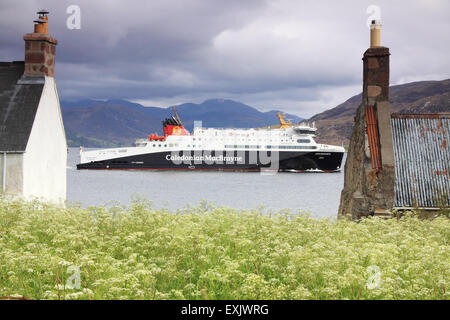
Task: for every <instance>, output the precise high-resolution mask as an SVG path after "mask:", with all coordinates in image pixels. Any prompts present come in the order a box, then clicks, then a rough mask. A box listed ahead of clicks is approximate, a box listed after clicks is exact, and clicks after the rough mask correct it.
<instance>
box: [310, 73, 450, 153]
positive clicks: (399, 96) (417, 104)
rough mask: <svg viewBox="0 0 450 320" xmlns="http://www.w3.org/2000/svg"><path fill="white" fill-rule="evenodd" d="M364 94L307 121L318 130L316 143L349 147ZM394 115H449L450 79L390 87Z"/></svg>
mask: <svg viewBox="0 0 450 320" xmlns="http://www.w3.org/2000/svg"><path fill="white" fill-rule="evenodd" d="M361 101H362V94H361V93H360V94H358V95H356V96H353V97H351V98H350V99H348V100H347V101H345V102H344V103H342V104H340V105H338V106H337V107H335V108H332V109H329V110H326V111H324V112H322V113H319V114H317V115H315V116H313V117H312V118H310V119H308V121H315V123H316V126H317V128H318V130H317V131H318V136H317V138H316V139H315V140H316V141H317V142H322V143H328V144H338V145H341V144H344V145H348V143H349V141H350V136H351V134H352V126H353V118H354V116H355V114H356V109H357V108H358V106H359V105H360V104H361ZM389 103H390V108H391V113H441V112H450V79H446V80H440V81H419V82H410V83H406V84H401V85H395V86H391V87H390V88H389Z"/></svg>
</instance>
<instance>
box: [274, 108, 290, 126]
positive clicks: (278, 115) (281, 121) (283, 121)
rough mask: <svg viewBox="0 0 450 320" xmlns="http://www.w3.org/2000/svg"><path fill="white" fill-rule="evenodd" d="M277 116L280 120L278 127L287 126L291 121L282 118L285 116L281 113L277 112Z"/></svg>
mask: <svg viewBox="0 0 450 320" xmlns="http://www.w3.org/2000/svg"><path fill="white" fill-rule="evenodd" d="M277 117H278V119H279V120H280V129H286V128H289V125H290V124H291V122H290V121H286V120H284V118H285V117H286V116H285V115H282V114H281V113H279V112H277Z"/></svg>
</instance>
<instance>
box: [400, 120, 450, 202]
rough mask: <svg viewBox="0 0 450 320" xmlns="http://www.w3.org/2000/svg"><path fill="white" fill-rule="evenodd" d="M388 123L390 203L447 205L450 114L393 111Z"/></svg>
mask: <svg viewBox="0 0 450 320" xmlns="http://www.w3.org/2000/svg"><path fill="white" fill-rule="evenodd" d="M391 124H392V138H393V143H394V154H395V204H394V206H395V207H420V208H436V207H443V206H450V194H449V192H450V188H449V181H450V180H449V177H450V171H449V166H450V146H449V144H450V114H396V115H392V116H391Z"/></svg>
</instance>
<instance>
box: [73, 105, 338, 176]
mask: <svg viewBox="0 0 450 320" xmlns="http://www.w3.org/2000/svg"><path fill="white" fill-rule="evenodd" d="M173 111H174V115H175V116H171V117H169V118H166V119H165V120H164V121H162V125H163V132H164V135H163V136H158V135H156V134H150V135H149V136H148V138H146V139H137V140H136V142H135V146H133V147H125V148H108V149H100V150H88V151H85V150H84V149H83V148H82V147H80V163H79V164H77V169H105V170H117V169H119V170H120V169H132V170H216V171H276V172H278V171H291V172H304V171H318V172H335V171H340V169H341V164H342V158H343V155H344V152H345V149H344V148H343V147H341V146H333V145H327V144H319V143H316V142H315V141H314V137H315V136H316V131H317V128H316V127H315V124H314V123H312V124H309V123H300V124H292V123H291V122H290V121H286V120H285V116H284V115H281V114H280V113H277V116H278V118H279V121H280V125H279V126H276V127H265V128H251V129H235V128H225V129H221V128H203V127H202V126H195V127H194V129H193V131H192V133H190V132H188V131H187V130H186V129H185V127H184V126H183V124H182V122H181V119H180V118H179V116H178V113H177V111H176V110H175V108H173Z"/></svg>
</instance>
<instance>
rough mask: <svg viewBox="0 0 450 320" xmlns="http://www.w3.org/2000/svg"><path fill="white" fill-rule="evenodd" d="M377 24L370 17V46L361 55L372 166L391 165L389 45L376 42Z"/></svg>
mask: <svg viewBox="0 0 450 320" xmlns="http://www.w3.org/2000/svg"><path fill="white" fill-rule="evenodd" d="M380 31H381V24H380V22H379V21H378V20H373V21H372V24H371V28H370V45H371V46H370V48H368V49H367V50H366V52H364V56H363V101H362V103H363V105H364V107H365V110H366V126H367V136H368V139H369V141H368V142H369V147H370V154H371V156H370V157H371V161H372V168H373V169H376V170H381V169H382V168H383V167H384V166H392V167H393V166H394V149H393V145H392V129H391V111H390V106H389V56H390V53H389V48H387V47H383V46H381V44H380Z"/></svg>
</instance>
